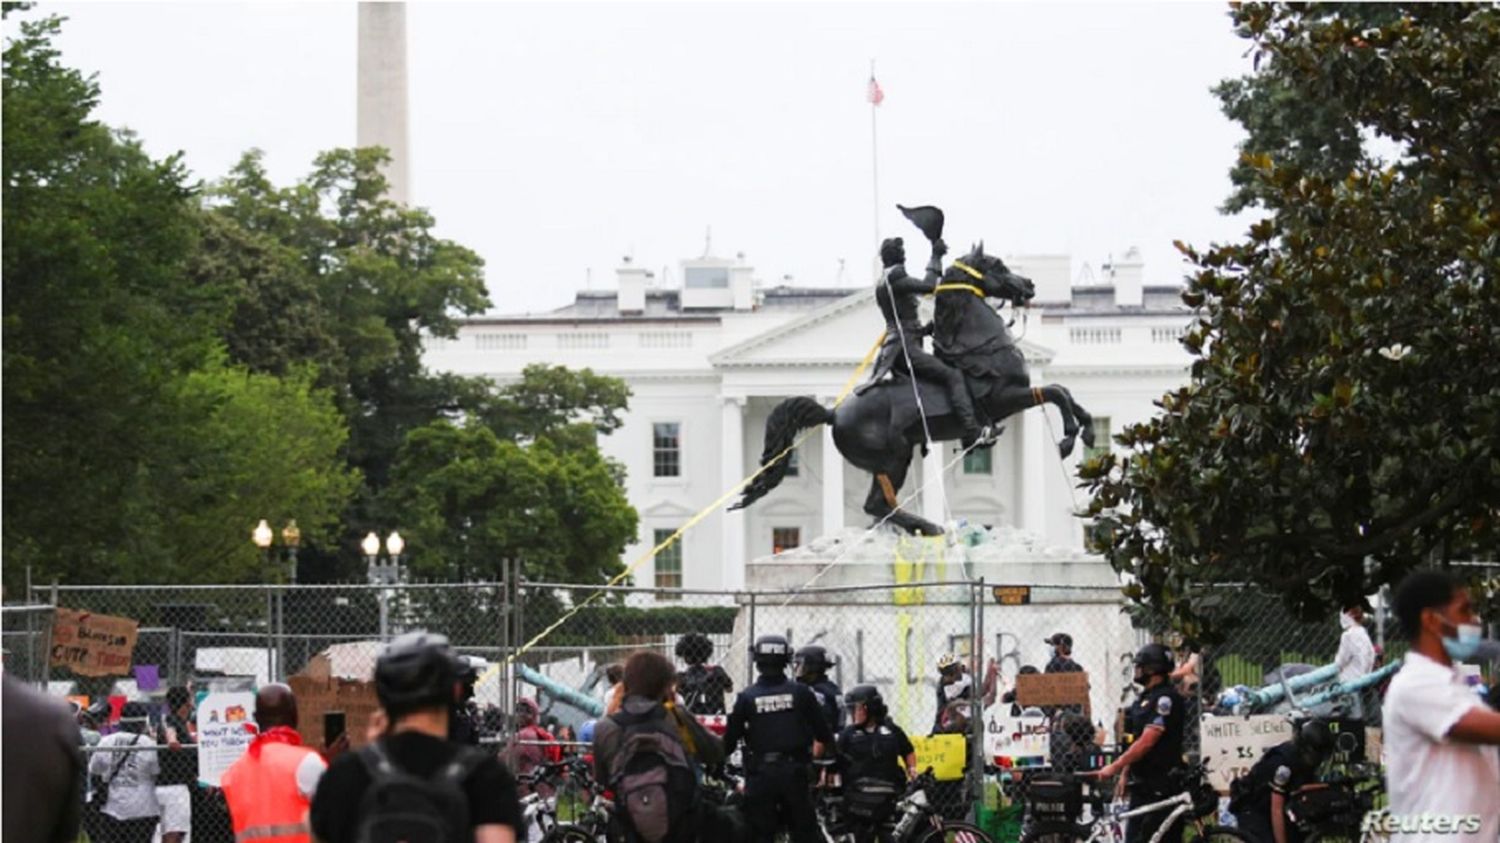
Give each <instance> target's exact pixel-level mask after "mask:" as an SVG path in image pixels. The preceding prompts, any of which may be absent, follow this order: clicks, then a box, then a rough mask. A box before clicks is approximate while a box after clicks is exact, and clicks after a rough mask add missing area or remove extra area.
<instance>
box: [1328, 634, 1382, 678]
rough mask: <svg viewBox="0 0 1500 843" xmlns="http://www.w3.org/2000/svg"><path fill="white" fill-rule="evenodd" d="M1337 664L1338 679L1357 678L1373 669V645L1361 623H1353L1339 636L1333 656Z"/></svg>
mask: <svg viewBox="0 0 1500 843" xmlns="http://www.w3.org/2000/svg"><path fill="white" fill-rule="evenodd" d="M1334 663H1335V664H1337V665H1338V666H1339V681H1340V682H1348V681H1349V680H1351V679H1358V678H1359V677H1361V676H1364V675H1365V674H1366V673H1369V672H1370V671H1372V670H1374V669H1375V645H1374V644H1372V643H1371V642H1370V633H1368V632H1366V631H1365V628H1364V625H1363V624H1355V625H1353V626H1351V627H1349V628H1348V629H1346V630H1344V634H1343V635H1342V636H1340V637H1339V653H1338V655H1337V656H1335V657H1334Z"/></svg>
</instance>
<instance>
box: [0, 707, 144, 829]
mask: <svg viewBox="0 0 1500 843" xmlns="http://www.w3.org/2000/svg"><path fill="white" fill-rule="evenodd" d="M149 725H151V710H150V708H148V707H147V706H146V704H145V703H143V702H128V703H126V704H125V705H124V707H122V708H121V710H120V730H119V731H118V732H115V733H113V734H110V735H105V736H104V737H102V738H100V739H99V747H98V748H99V749H100V750H101V751H99V752H95V753H94V755H93V757H92V758H90V759H89V776H90V780H91V784H92V788H91V790H92V791H93V792H94V793H95V794H104V796H105V798H104V799H103V804H102V805H101V806H100V809H99V812H98V813H97V814H96V815H94V817H93V822H95V823H97V829H90V830H89V836H90V837H91V838H94V839H98V840H106V841H109V843H149V841H150V840H151V837H152V835H154V834H155V832H156V822H157V818H158V817H159V816H160V815H161V806H160V805H159V804H158V803H157V801H156V775H157V773H159V772H160V771H161V768H160V766H159V761H158V759H157V757H156V750H155V747H156V741H154V740H152V739H151V736H150V735H149V734H146V727H148V726H149ZM124 746H128V747H143V748H142V749H129V750H119V751H114V752H108V751H102V750H108V749H110V748H113V747H124ZM144 747H149V749H147V748H144ZM7 754H9V752H8V750H7ZM95 831H97V832H98V833H97V834H96V833H95Z"/></svg>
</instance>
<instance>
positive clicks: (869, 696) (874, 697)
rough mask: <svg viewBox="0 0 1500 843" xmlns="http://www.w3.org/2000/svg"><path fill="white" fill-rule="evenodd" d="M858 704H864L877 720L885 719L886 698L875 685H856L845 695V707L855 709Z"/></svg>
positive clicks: (866, 709)
mask: <svg viewBox="0 0 1500 843" xmlns="http://www.w3.org/2000/svg"><path fill="white" fill-rule="evenodd" d="M856 705H862V706H864V707H865V711H868V712H869V713H870V716H871V717H873V718H875V719H876V720H884V719H885V711H886V709H885V699H884V698H883V697H881V696H880V690H879V689H878V688H876V687H875V686H874V685H856V686H854V688H852V689H851V690H850V691H849V693H847V694H845V695H844V707H845V708H847V709H849V710H850V711H853V710H854V707H855V706H856Z"/></svg>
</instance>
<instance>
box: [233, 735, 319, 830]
mask: <svg viewBox="0 0 1500 843" xmlns="http://www.w3.org/2000/svg"><path fill="white" fill-rule="evenodd" d="M258 749H259V750H260V751H259V752H258V753H251V752H246V753H245V754H244V755H242V756H240V760H238V761H236V762H234V764H233V765H232V766H230V768H229V769H228V770H225V771H224V776H223V778H221V779H220V780H219V787H220V788H222V789H223V791H224V801H226V802H228V803H229V819H230V821H231V822H232V823H233V824H234V839H235V843H251V841H254V843H311V841H312V832H311V829H310V828H309V827H308V824H307V812H308V808H309V807H310V803H309V802H308V801H307V797H305V796H303V795H302V793H301V791H299V790H297V767H298V766H300V765H301V764H302V760H303V759H304V758H306V757H307V756H309V755H314V754H316V753H315V751H314V750H312V749H309V748H307V747H305V746H297V745H295V744H289V743H266V744H265V745H263V746H260V747H258Z"/></svg>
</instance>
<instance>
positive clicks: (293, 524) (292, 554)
mask: <svg viewBox="0 0 1500 843" xmlns="http://www.w3.org/2000/svg"><path fill="white" fill-rule="evenodd" d="M281 543H282V544H283V545H286V555H287V582H289V583H291V584H292V585H296V584H297V548H299V547H301V546H302V531H301V530H299V529H297V519H295V518H293V519H291V520H290V521H287V522H286V526H285V527H282V528H281Z"/></svg>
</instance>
